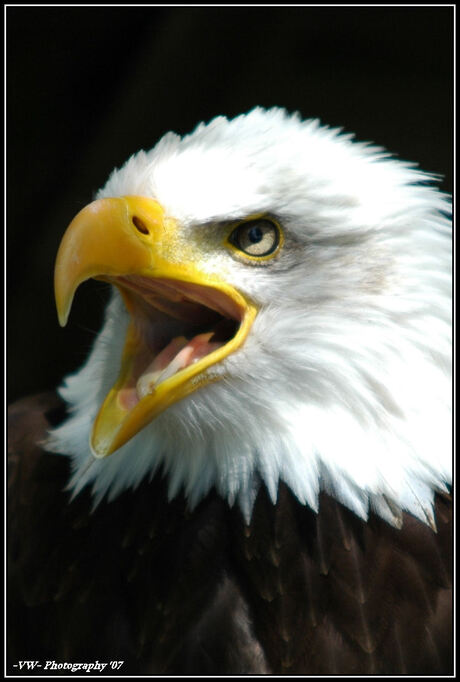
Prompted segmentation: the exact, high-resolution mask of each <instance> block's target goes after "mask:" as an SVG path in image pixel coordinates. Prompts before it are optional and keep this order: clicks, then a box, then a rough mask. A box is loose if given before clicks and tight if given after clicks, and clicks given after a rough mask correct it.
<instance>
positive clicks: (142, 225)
mask: <svg viewBox="0 0 460 682" xmlns="http://www.w3.org/2000/svg"><path fill="white" fill-rule="evenodd" d="M133 224H134V227H135V228H136V230H139V232H142V234H148V233H149V231H148V229H147V226H146V224H145V223H144V221H143V220H141V219H140V218H138V217H137V215H135V216H133Z"/></svg>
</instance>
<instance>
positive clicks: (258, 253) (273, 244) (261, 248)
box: [229, 218, 280, 258]
mask: <svg viewBox="0 0 460 682" xmlns="http://www.w3.org/2000/svg"><path fill="white" fill-rule="evenodd" d="M229 241H230V243H231V244H233V246H236V248H237V249H239V250H240V251H243V253H245V254H247V255H248V256H253V257H256V258H261V257H264V256H270V255H271V254H273V253H274V252H275V251H276V249H277V247H278V245H279V243H280V229H279V227H278V225H277V224H276V223H275V222H274V221H273V220H270V219H269V218H256V219H253V220H248V221H246V222H244V223H240V224H239V225H238V226H237V227H236V228H235V229H234V230H233V232H232V233H231V235H230V238H229Z"/></svg>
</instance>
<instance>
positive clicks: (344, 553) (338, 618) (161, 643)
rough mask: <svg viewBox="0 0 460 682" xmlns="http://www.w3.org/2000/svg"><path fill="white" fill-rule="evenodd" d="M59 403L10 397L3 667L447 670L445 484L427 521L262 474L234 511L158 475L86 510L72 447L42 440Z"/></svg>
mask: <svg viewBox="0 0 460 682" xmlns="http://www.w3.org/2000/svg"><path fill="white" fill-rule="evenodd" d="M61 409H62V405H61V403H60V402H59V400H58V399H57V398H56V397H55V396H54V395H49V394H46V395H42V396H37V397H35V398H31V399H26V400H24V401H21V402H19V403H16V404H15V405H14V406H13V407H12V408H11V410H10V425H9V441H10V448H9V449H10V453H9V461H10V472H9V475H10V484H9V538H8V540H9V547H10V552H9V574H8V585H9V597H10V599H9V609H8V635H9V651H8V653H9V666H8V672H9V673H11V674H15V673H19V669H18V668H14V667H13V666H14V664H15V663H16V664H17V663H18V661H23V660H39V661H40V662H41V663H45V662H46V660H54V661H56V662H82V661H83V662H92V661H96V660H98V661H102V662H108V661H124V663H123V666H122V667H121V669H120V670H119V673H121V674H124V675H133V674H158V675H168V674H177V675H185V674H190V675H207V674H208V675H212V674H214V675H219V674H239V673H254V674H256V673H287V674H293V673H301V674H309V675H318V674H340V675H343V674H352V675H359V674H369V673H370V674H372V673H380V674H412V675H423V674H449V673H451V672H452V619H451V607H452V604H451V565H452V563H451V547H452V535H451V501H450V499H448V498H447V497H438V498H437V503H436V521H437V526H438V532H437V533H434V532H433V531H432V530H431V529H430V528H429V527H428V526H426V525H424V524H422V523H420V522H419V521H417V520H416V519H414V518H413V517H411V516H409V515H406V514H405V515H404V524H403V527H402V529H401V530H396V529H394V528H392V527H390V526H389V525H388V524H387V523H385V522H384V521H383V520H381V519H380V518H379V517H376V516H371V517H370V519H369V522H368V523H364V522H363V521H361V520H360V519H359V518H358V517H356V516H355V515H354V514H353V513H352V512H350V511H349V510H347V509H345V508H344V507H343V506H342V505H340V504H339V503H338V502H336V501H334V500H333V499H331V498H329V497H327V496H325V495H323V496H322V498H321V503H320V510H319V514H315V513H313V512H312V511H310V510H309V509H308V508H306V507H303V506H301V505H300V504H299V503H298V502H297V501H296V499H295V498H294V497H293V495H292V494H291V493H290V492H289V491H288V490H287V489H286V488H285V487H284V486H282V487H281V488H280V492H279V500H278V503H277V505H276V506H274V505H272V503H271V502H270V500H269V499H268V496H267V495H266V493H265V492H264V491H263V489H261V492H260V494H259V496H258V499H257V501H256V504H255V508H254V513H253V517H252V521H251V524H250V526H246V525H245V523H244V521H243V519H242V517H241V514H240V512H239V511H238V510H237V509H230V508H229V507H228V506H227V504H226V503H225V502H224V501H223V500H221V499H220V498H219V497H218V496H217V495H210V496H209V497H208V498H207V499H206V500H205V501H203V502H202V503H201V504H200V505H199V506H198V507H197V508H196V509H195V510H194V511H193V512H189V511H187V504H186V501H185V499H183V498H182V497H179V498H177V499H176V500H174V501H172V502H170V503H168V500H167V494H166V485H165V482H164V481H163V480H162V479H161V477H156V478H155V479H154V480H153V481H152V482H147V481H146V482H144V483H142V484H141V485H140V486H139V487H138V489H137V490H136V491H130V492H126V493H124V494H122V495H120V496H119V497H118V498H117V499H116V500H115V501H113V502H110V503H107V502H104V503H102V504H101V505H100V506H99V507H98V508H97V509H96V510H95V511H94V512H93V513H91V496H90V493H89V491H85V492H83V493H82V494H81V495H80V496H78V497H77V498H76V499H75V500H74V501H73V502H70V503H69V495H68V493H66V492H64V487H65V485H66V482H67V480H68V476H69V460H68V459H67V458H66V457H60V456H57V455H52V454H48V453H46V452H44V451H43V449H42V448H41V447H40V445H39V443H40V441H41V440H42V439H43V438H44V437H45V434H46V429H47V428H48V426H49V422H50V421H55V420H57V419H59V418H60V413H59V410H61ZM35 672H38V673H40V674H43V669H42V670H38V669H36V671H35ZM47 672H48V671H47ZM106 673H109V674H113V671H112V670H110V671H108V669H106V670H105V671H104V674H106ZM60 674H62V671H61V672H60Z"/></svg>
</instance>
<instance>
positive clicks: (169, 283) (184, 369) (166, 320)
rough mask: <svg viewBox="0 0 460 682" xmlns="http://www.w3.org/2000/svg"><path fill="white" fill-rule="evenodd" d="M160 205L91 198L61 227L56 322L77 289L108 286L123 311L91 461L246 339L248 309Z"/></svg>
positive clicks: (209, 375) (209, 376) (191, 387)
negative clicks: (125, 318) (123, 333)
mask: <svg viewBox="0 0 460 682" xmlns="http://www.w3.org/2000/svg"><path fill="white" fill-rule="evenodd" d="M200 260H201V262H202V261H203V255H202V254H200V252H199V249H198V247H197V246H196V245H195V246H193V245H190V244H189V243H187V242H184V239H183V237H181V236H180V234H179V231H178V229H177V224H176V222H175V221H174V220H172V219H171V218H168V217H167V216H166V215H165V212H164V210H163V208H162V207H161V206H160V204H159V203H158V202H156V201H154V200H153V199H149V198H146V197H139V196H127V197H120V198H113V199H112V198H110V199H100V200H98V201H94V202H93V203H92V204H89V205H88V206H87V207H86V208H84V209H83V210H82V211H80V213H79V214H78V215H77V216H76V217H75V218H74V220H73V221H72V222H71V224H70V225H69V227H68V229H67V231H66V233H65V234H64V237H63V239H62V242H61V244H60V247H59V251H58V254H57V259H56V267H55V295H56V307H57V312H58V317H59V322H60V324H61V325H62V326H64V325H65V324H66V322H67V318H68V315H69V311H70V308H71V305H72V300H73V296H74V293H75V291H76V289H77V287H78V286H79V285H80V284H81V283H82V282H83V281H85V280H87V279H89V278H91V277H95V278H98V279H103V280H105V281H108V282H111V283H112V284H115V285H116V286H117V287H118V288H119V290H120V292H121V294H122V296H123V300H124V302H125V305H126V307H127V309H128V312H129V313H130V316H131V322H130V325H129V328H128V332H127V337H126V340H125V347H124V351H123V356H122V358H121V367H120V372H119V376H118V379H117V381H116V383H115V384H114V386H113V387H112V389H111V390H110V391H109V393H108V395H107V397H106V399H105V400H104V403H103V404H102V406H101V408H100V410H99V413H98V415H97V417H96V420H95V422H94V425H93V430H92V433H91V437H90V445H91V449H92V451H93V454H94V455H95V456H96V457H104V456H106V455H109V454H111V453H113V452H114V451H115V450H117V449H118V448H120V447H121V446H122V445H124V444H125V443H126V442H127V441H128V440H129V439H130V438H132V437H133V436H135V435H136V433H138V432H139V431H140V430H141V429H142V428H143V427H144V426H146V425H147V424H148V423H149V422H150V421H151V420H152V419H154V418H155V417H156V416H158V415H159V414H160V413H161V412H163V411H164V410H165V409H167V408H168V407H169V406H170V405H172V404H174V403H176V402H177V401H179V400H181V399H182V398H184V397H185V396H187V395H189V394H190V393H192V392H193V391H195V390H196V389H197V388H199V387H201V386H203V385H205V384H207V383H209V382H210V381H214V380H216V379H217V378H218V377H219V374H218V373H217V372H213V367H214V366H215V365H216V364H217V363H219V362H220V361H221V360H223V359H224V358H225V357H227V356H228V355H229V354H230V353H233V352H234V351H235V350H236V349H237V348H239V347H240V346H241V344H242V343H243V341H244V340H245V338H246V336H247V334H248V332H249V329H250V327H251V324H252V322H253V320H254V318H255V315H256V308H255V307H254V305H253V304H251V303H250V302H249V301H248V300H247V299H246V298H245V297H244V296H243V295H242V294H241V293H239V292H238V291H237V290H236V289H234V288H233V287H232V286H230V285H228V284H227V283H225V282H224V281H223V280H221V279H220V278H219V277H218V276H216V275H209V274H207V273H206V272H204V271H203V269H202V268H200Z"/></svg>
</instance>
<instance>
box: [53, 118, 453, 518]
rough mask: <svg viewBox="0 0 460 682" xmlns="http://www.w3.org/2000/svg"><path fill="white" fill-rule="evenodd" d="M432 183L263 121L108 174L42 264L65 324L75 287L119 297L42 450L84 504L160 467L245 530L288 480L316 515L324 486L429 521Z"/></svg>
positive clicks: (210, 132)
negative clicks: (263, 490)
mask: <svg viewBox="0 0 460 682" xmlns="http://www.w3.org/2000/svg"><path fill="white" fill-rule="evenodd" d="M432 181H433V178H432V177H430V176H429V175H427V174H425V173H423V172H422V171H420V170H418V169H416V167H415V166H414V165H413V164H408V163H402V162H400V161H396V160H394V159H392V158H390V156H389V155H388V154H386V153H384V152H383V151H382V150H381V149H379V148H376V147H372V146H369V145H366V144H359V143H357V142H354V141H353V140H352V136H350V135H343V134H341V133H340V131H338V130H331V129H329V128H326V127H321V126H320V124H319V123H318V121H316V120H310V121H302V120H301V119H300V118H299V117H298V116H296V115H294V116H289V115H288V114H287V113H286V112H285V111H283V110H281V109H271V110H263V109H260V108H257V109H254V110H253V111H251V112H250V113H249V114H247V115H242V116H239V117H237V118H235V119H233V120H230V121H229V120H227V119H226V118H223V117H219V118H216V119H214V120H213V121H211V123H209V124H208V125H203V124H201V125H199V126H198V127H197V128H196V130H195V131H194V132H193V133H192V134H190V135H188V136H186V137H183V138H182V139H181V138H180V137H178V136H177V135H174V134H172V133H168V134H167V135H165V136H164V137H163V138H162V139H161V140H160V142H159V143H158V144H157V145H156V146H155V147H154V148H153V149H152V150H151V151H150V152H148V153H145V152H143V151H141V152H139V153H138V154H136V155H134V156H133V157H132V158H131V159H129V161H128V162H127V163H126V164H125V165H124V166H123V167H122V168H121V169H120V170H115V171H114V172H113V173H112V175H111V176H110V178H109V180H108V182H107V184H106V186H105V187H104V188H103V189H102V190H100V192H99V193H98V196H97V200H96V201H95V202H93V203H92V204H90V205H89V206H87V207H86V208H85V209H83V211H82V212H81V213H80V214H79V215H78V216H77V217H76V218H75V219H74V221H73V222H72V224H71V225H70V227H69V229H68V231H67V232H66V234H65V236H64V239H63V241H62V244H61V247H60V250H59V254H58V259H57V264H56V297H57V304H58V311H59V314H60V316H61V321H62V322H64V321H65V319H66V318H67V314H68V310H69V308H70V305H71V301H72V297H73V293H74V291H75V289H76V287H77V286H78V284H79V283H80V282H82V281H83V280H85V279H87V278H88V277H99V278H102V279H104V280H105V281H109V282H111V283H112V284H114V287H113V289H114V291H113V297H112V300H111V302H110V304H109V306H108V308H107V312H106V318H105V323H104V326H103V328H102V331H101V332H100V334H99V336H98V338H97V339H96V342H95V344H94V348H93V350H92V352H91V354H90V356H89V358H88V361H87V363H86V365H85V366H84V367H83V368H82V369H81V370H80V371H79V372H78V373H77V374H75V375H74V376H71V377H68V378H67V379H66V381H65V383H64V386H63V387H62V388H61V391H60V392H61V395H62V396H63V398H64V399H65V400H66V401H67V402H68V403H69V405H70V409H71V416H70V418H69V419H68V420H67V421H66V422H65V423H64V424H63V425H62V426H61V427H59V428H57V429H56V430H55V431H54V432H53V433H52V435H51V440H50V447H51V448H52V449H53V450H54V451H56V452H61V453H66V454H69V455H70V456H71V457H72V459H73V467H74V476H73V479H72V482H71V485H72V486H73V489H74V491H76V492H78V491H79V490H80V489H81V488H82V487H83V486H84V485H86V484H92V487H93V492H94V495H95V500H96V502H97V501H99V500H100V499H101V498H102V497H103V496H104V495H105V494H106V493H108V495H109V497H114V496H116V495H117V494H118V493H119V492H120V491H121V490H123V489H125V488H127V487H135V486H136V485H137V484H138V483H139V482H140V481H141V480H142V479H143V478H144V477H145V476H146V475H152V474H153V472H155V470H157V469H158V468H159V467H160V468H162V469H163V470H164V472H165V475H166V476H167V478H168V481H169V491H170V495H171V497H172V496H174V495H175V494H176V493H177V491H178V490H179V489H180V488H183V489H184V491H185V494H186V495H187V497H188V499H189V502H190V505H191V506H193V505H195V504H196V503H197V502H198V501H199V500H200V499H201V498H202V497H203V496H204V495H205V494H206V493H207V492H208V491H209V490H210V489H211V488H212V487H213V486H214V487H215V488H216V489H217V491H218V492H219V493H220V495H222V496H223V497H224V498H226V499H227V500H228V502H229V503H230V504H233V503H234V502H235V501H237V502H238V503H239V504H240V506H241V508H242V510H243V512H244V513H245V515H246V517H247V518H249V516H250V513H251V509H252V504H253V501H254V498H255V495H256V493H257V490H258V487H259V485H261V484H262V485H265V486H266V487H267V489H268V491H269V493H270V495H271V497H272V498H273V501H275V500H276V496H277V489H278V483H279V481H284V482H285V483H286V484H287V485H288V486H289V487H290V488H291V490H292V491H293V492H294V493H295V495H296V496H297V497H298V499H299V500H300V501H301V502H302V503H304V504H307V505H309V506H310V507H311V508H312V509H314V510H316V509H317V506H318V494H319V492H320V490H322V489H324V490H326V491H327V492H329V493H330V494H333V495H334V496H335V497H336V498H338V499H339V500H340V501H341V502H342V503H344V504H345V505H347V506H348V507H349V508H350V509H352V510H353V511H355V512H356V513H357V514H358V515H359V516H361V517H363V518H366V517H367V514H368V512H369V510H373V511H375V512H377V513H378V514H380V515H381V516H382V517H383V518H385V519H386V520H387V521H389V522H390V523H392V524H394V525H399V524H400V522H401V510H408V511H410V512H411V513H412V514H414V515H415V516H417V517H418V518H420V519H422V520H423V521H425V522H428V523H431V524H432V523H433V519H432V500H433V494H434V491H435V490H438V489H439V490H445V487H446V483H448V482H449V481H450V473H449V472H450V464H451V447H450V435H451V422H450V416H449V414H450V410H449V408H450V405H449V403H450V395H451V390H450V378H449V377H450V374H449V362H450V330H451V328H450V312H451V303H450V262H451V261H450V232H449V228H450V222H449V220H448V212H449V203H448V201H447V198H446V197H445V196H444V195H443V194H442V193H440V192H439V191H438V190H437V189H436V188H434V187H433V186H431V185H430V183H431V182H432ZM111 453H113V454H111ZM108 454H110V456H107V455H108ZM88 462H91V466H89V465H88Z"/></svg>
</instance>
